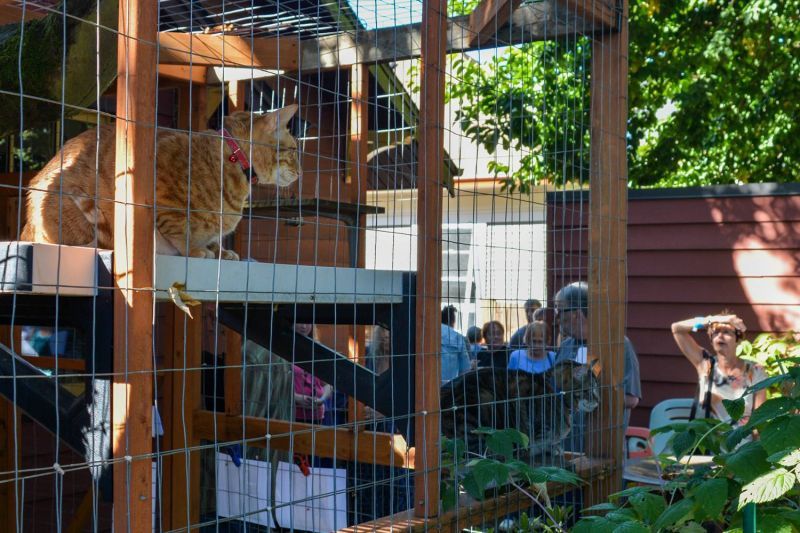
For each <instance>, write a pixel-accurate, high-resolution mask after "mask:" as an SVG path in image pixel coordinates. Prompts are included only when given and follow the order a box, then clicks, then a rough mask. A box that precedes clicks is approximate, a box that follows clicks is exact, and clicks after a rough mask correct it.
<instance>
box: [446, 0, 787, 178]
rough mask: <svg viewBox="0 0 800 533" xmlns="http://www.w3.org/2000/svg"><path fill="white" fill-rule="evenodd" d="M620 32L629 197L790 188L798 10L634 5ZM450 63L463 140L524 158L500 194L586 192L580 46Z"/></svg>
mask: <svg viewBox="0 0 800 533" xmlns="http://www.w3.org/2000/svg"><path fill="white" fill-rule="evenodd" d="M472 7H473V6H472V3H471V2H469V1H462V2H461V3H457V4H455V5H454V6H453V10H452V11H453V12H454V13H460V12H469V10H470V9H471V8H472ZM629 29H630V51H629V71H630V73H629V102H630V110H629V124H628V163H629V182H630V185H631V186H633V187H650V186H693V185H713V184H729V183H735V184H742V183H752V182H789V181H795V179H796V176H797V175H798V170H800V126H798V119H799V118H800V0H747V1H745V0H726V1H721V0H716V1H715V0H671V1H669V2H667V1H661V0H631V1H630V13H629ZM451 61H452V62H453V65H452V67H453V69H452V72H453V74H454V78H453V79H451V80H450V82H449V83H448V92H447V97H448V98H449V99H451V100H457V102H458V106H457V108H458V111H457V116H456V120H458V121H459V122H460V123H461V127H462V128H463V129H464V131H465V132H466V134H467V135H468V136H469V137H470V138H472V139H473V140H475V141H477V142H479V143H481V144H482V145H483V146H484V147H485V148H487V149H488V150H489V151H490V152H492V151H494V150H496V149H497V148H498V147H500V146H502V147H505V148H509V147H511V148H515V149H521V150H522V151H523V153H524V154H525V156H524V158H523V160H522V168H521V169H518V170H516V171H515V172H513V169H509V168H508V167H507V166H504V165H502V164H495V165H494V167H493V168H492V170H493V171H494V172H495V173H496V174H497V175H499V176H508V178H509V179H508V180H507V185H509V186H510V187H512V188H515V187H519V188H522V189H527V188H528V187H529V186H530V185H531V184H536V183H539V182H542V181H544V180H546V181H548V182H550V183H557V184H560V183H563V182H567V181H579V182H580V181H583V180H586V179H588V161H589V153H588V150H589V111H590V105H589V104H590V100H589V98H590V79H589V74H590V72H589V70H590V64H591V41H590V40H589V39H585V38H579V37H567V38H562V39H560V40H559V41H558V42H552V41H551V42H547V43H531V44H525V45H522V46H518V47H512V48H507V49H505V50H504V51H501V52H500V53H499V54H498V55H496V56H494V57H492V58H490V59H489V60H488V61H484V62H483V64H478V63H477V62H475V61H474V60H472V59H471V58H469V57H467V56H453V57H452V58H451ZM510 171H512V172H513V173H512V174H510V175H509V172H510Z"/></svg>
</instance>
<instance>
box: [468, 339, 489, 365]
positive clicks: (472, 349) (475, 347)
mask: <svg viewBox="0 0 800 533" xmlns="http://www.w3.org/2000/svg"><path fill="white" fill-rule="evenodd" d="M483 351H486V346H481V345H480V344H478V343H475V344H469V343H467V354H468V355H469V358H470V361H474V360H475V359H477V358H478V354H479V353H481V352H483Z"/></svg>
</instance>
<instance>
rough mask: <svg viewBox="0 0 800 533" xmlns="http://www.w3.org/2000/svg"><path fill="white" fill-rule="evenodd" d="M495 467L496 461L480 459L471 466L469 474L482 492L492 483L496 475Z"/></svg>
mask: <svg viewBox="0 0 800 533" xmlns="http://www.w3.org/2000/svg"><path fill="white" fill-rule="evenodd" d="M497 465H498V463H497V461H494V460H492V459H480V460H479V461H478V462H476V463H475V464H474V465H473V466H472V469H471V470H470V473H471V474H472V476H473V478H474V479H475V483H476V484H477V485H478V487H479V488H480V490H481V491H482V492H483V491H485V490H486V488H487V487H488V486H489V484H490V483H491V482H492V481H494V479H495V473H496V470H495V467H496V466H497Z"/></svg>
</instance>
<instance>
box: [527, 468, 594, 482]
mask: <svg viewBox="0 0 800 533" xmlns="http://www.w3.org/2000/svg"><path fill="white" fill-rule="evenodd" d="M533 471H534V472H535V473H538V474H543V475H544V476H545V481H552V482H554V483H566V484H568V485H580V484H582V483H583V479H582V478H581V477H580V476H579V475H577V474H575V473H574V472H570V471H569V470H565V469H563V468H559V467H557V466H537V467H536V468H534V469H533ZM538 483H541V481H539V482H538Z"/></svg>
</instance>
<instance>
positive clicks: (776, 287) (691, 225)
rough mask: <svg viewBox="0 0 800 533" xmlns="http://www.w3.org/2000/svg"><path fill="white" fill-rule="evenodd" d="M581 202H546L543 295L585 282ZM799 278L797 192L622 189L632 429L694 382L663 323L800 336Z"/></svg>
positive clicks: (567, 198)
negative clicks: (638, 383)
mask: <svg viewBox="0 0 800 533" xmlns="http://www.w3.org/2000/svg"><path fill="white" fill-rule="evenodd" d="M585 200H586V198H585V197H583V196H582V195H579V194H571V195H570V194H568V195H565V194H557V193H556V194H552V195H550V197H549V199H548V259H549V261H548V286H549V294H551V295H552V294H554V293H555V291H556V290H558V288H559V287H560V286H562V285H564V284H565V283H569V282H571V281H575V280H578V279H586V257H587V253H588V229H587V227H586V224H585V221H586V220H588V202H586V201H585ZM798 272H800V187H798V186H797V185H796V184H792V185H784V186H770V185H759V186H746V187H715V188H698V189H671V190H663V189H662V190H654V191H631V193H630V201H629V214H628V316H627V334H628V337H629V338H630V339H631V341H632V342H633V344H634V346H635V347H636V351H637V353H638V355H639V363H640V367H641V376H642V388H643V394H644V398H643V400H642V403H641V404H640V407H638V408H637V409H636V410H635V411H634V413H633V415H632V419H631V423H632V424H634V425H643V426H647V425H648V420H649V413H650V409H651V408H652V406H653V405H655V404H657V403H658V402H660V401H661V400H664V399H667V398H677V397H689V396H692V395H693V394H694V391H695V380H696V378H695V374H694V371H693V370H692V368H691V366H689V364H688V363H687V362H686V361H685V360H684V358H683V356H682V355H681V354H680V352H679V351H678V349H677V347H676V346H675V343H674V342H673V340H672V335H671V334H670V330H669V328H670V324H671V323H672V322H674V321H676V320H680V319H683V318H688V317H692V316H699V315H706V314H711V313H716V312H717V311H720V310H721V309H723V308H728V309H730V310H731V311H732V312H734V313H736V314H737V315H739V316H741V317H743V318H744V320H745V322H746V324H747V325H748V328H749V332H748V338H752V337H753V336H754V334H755V333H757V332H761V331H786V330H791V329H795V330H800V278H798ZM698 338H699V340H701V341H703V342H705V339H704V338H703V337H702V336H700V337H698Z"/></svg>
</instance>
